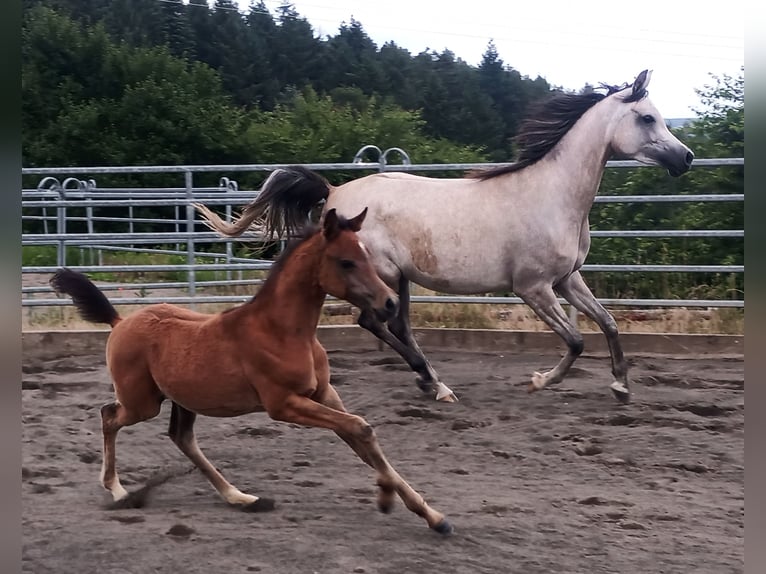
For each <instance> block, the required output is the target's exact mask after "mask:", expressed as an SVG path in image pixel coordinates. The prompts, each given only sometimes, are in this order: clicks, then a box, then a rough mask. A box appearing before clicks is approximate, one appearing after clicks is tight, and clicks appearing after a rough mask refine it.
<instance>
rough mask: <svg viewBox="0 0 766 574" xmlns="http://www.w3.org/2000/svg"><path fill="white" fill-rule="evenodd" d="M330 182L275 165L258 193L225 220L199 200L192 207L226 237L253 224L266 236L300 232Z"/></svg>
mask: <svg viewBox="0 0 766 574" xmlns="http://www.w3.org/2000/svg"><path fill="white" fill-rule="evenodd" d="M331 189H332V186H331V185H330V183H329V182H328V181H327V180H326V179H325V178H324V177H322V176H321V175H319V174H318V173H316V172H314V171H311V170H310V169H307V168H305V167H302V166H299V165H295V166H289V167H281V168H278V169H275V170H274V171H273V172H272V173H271V175H270V176H269V178H268V179H267V180H266V181H265V182H264V184H263V186H262V187H261V191H260V193H259V194H258V196H257V197H256V198H255V199H254V200H253V201H251V202H250V203H249V204H248V205H246V206H245V208H244V209H243V210H242V214H241V215H240V216H239V217H238V218H236V219H235V220H234V221H233V222H231V223H227V222H225V221H223V220H222V219H221V218H220V217H218V216H217V215H216V214H215V213H213V212H212V211H211V210H209V209H208V208H207V207H205V206H204V205H201V204H198V203H197V204H194V207H195V208H196V209H197V211H199V212H200V213H201V214H202V217H203V221H202V222H203V223H204V224H205V225H207V226H208V227H210V228H211V229H213V230H214V231H217V232H218V233H221V234H223V235H226V236H228V237H237V236H239V235H242V234H243V233H244V232H245V231H247V230H248V229H249V228H250V227H251V226H252V225H260V226H261V227H262V229H263V232H264V234H265V235H266V236H267V237H274V236H277V237H281V236H282V235H287V236H291V235H301V233H302V231H303V228H304V226H305V225H306V223H308V222H309V218H310V214H311V211H312V210H313V209H314V208H315V207H316V206H318V205H319V204H320V203H321V202H322V201H323V200H326V199H327V198H328V197H329V195H330V190H331Z"/></svg>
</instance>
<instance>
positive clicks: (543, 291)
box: [514, 284, 583, 392]
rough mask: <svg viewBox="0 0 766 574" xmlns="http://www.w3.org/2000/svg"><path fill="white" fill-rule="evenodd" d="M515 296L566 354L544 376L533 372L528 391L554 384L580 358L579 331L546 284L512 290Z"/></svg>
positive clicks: (581, 342)
mask: <svg viewBox="0 0 766 574" xmlns="http://www.w3.org/2000/svg"><path fill="white" fill-rule="evenodd" d="M514 290H515V291H516V293H517V294H518V295H519V297H521V298H522V299H523V300H524V302H525V303H526V304H527V305H529V306H530V307H531V308H532V310H533V311H534V312H535V313H536V314H537V316H538V317H540V318H541V319H542V320H543V321H545V324H546V325H548V326H549V327H550V328H551V329H553V331H554V332H555V333H556V334H557V335H558V336H559V337H561V338H562V339H564V341H565V342H566V344H567V353H566V355H564V356H563V357H562V358H561V360H560V361H559V362H558V364H557V365H556V366H555V367H554V368H553V369H551V370H550V371H548V372H547V373H539V372H535V373H534V374H533V375H532V383H531V384H530V386H529V392H533V391H538V390H540V389H542V388H544V387H545V386H546V385H548V384H552V383H558V382H561V380H562V379H563V378H564V377H565V376H566V374H567V372H568V371H569V368H570V367H571V366H572V363H574V362H575V360H576V359H577V357H579V356H580V354H581V353H582V350H583V339H582V335H581V334H580V332H579V331H578V330H577V328H575V326H574V325H572V324H571V323H570V322H569V319H568V318H567V315H566V313H565V312H564V309H563V308H562V307H561V305H560V304H559V302H558V300H557V298H556V294H555V293H554V292H553V288H552V287H551V286H550V285H542V284H541V285H535V286H534V287H532V288H528V289H521V288H518V287H517V288H515V289H514Z"/></svg>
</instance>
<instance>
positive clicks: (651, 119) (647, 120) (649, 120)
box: [641, 114, 655, 125]
mask: <svg viewBox="0 0 766 574" xmlns="http://www.w3.org/2000/svg"><path fill="white" fill-rule="evenodd" d="M641 121H642V122H644V123H645V124H647V125H649V124H653V123H654V122H655V119H654V116H652V115H649V114H646V115H643V116H641Z"/></svg>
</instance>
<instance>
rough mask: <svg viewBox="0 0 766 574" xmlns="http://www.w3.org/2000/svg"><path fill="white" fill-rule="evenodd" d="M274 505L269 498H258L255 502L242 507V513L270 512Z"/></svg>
mask: <svg viewBox="0 0 766 574" xmlns="http://www.w3.org/2000/svg"><path fill="white" fill-rule="evenodd" d="M274 507H275V503H274V500H273V499H271V498H259V499H258V500H256V501H255V502H251V503H250V504H245V505H244V506H242V512H271V511H272V510H274Z"/></svg>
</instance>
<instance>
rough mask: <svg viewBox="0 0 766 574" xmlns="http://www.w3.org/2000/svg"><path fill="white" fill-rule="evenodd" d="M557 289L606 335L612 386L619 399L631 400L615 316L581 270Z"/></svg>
mask: <svg viewBox="0 0 766 574" xmlns="http://www.w3.org/2000/svg"><path fill="white" fill-rule="evenodd" d="M556 289H557V290H558V292H559V293H560V294H561V296H562V297H564V298H565V299H566V300H567V301H569V302H570V303H571V304H572V305H573V306H574V307H575V308H576V309H577V310H578V311H580V312H582V313H584V314H585V315H587V316H588V317H589V318H590V319H592V320H593V321H595V323H596V324H597V325H598V326H599V328H600V329H601V331H602V332H603V333H604V335H605V336H606V342H607V344H608V345H609V354H610V356H611V358H612V374H613V375H614V378H615V380H614V382H613V383H612V385H611V387H610V388H611V389H612V392H613V393H614V396H615V397H616V398H617V400H619V401H620V402H622V403H627V402H628V401H630V391H629V389H628V363H627V361H626V360H625V357H624V356H623V354H622V345H620V340H619V334H618V332H617V324H616V323H615V321H614V317H612V315H611V314H610V313H609V311H607V310H606V309H604V307H603V306H602V305H601V303H599V302H598V301H597V300H596V297H595V296H594V295H593V293H592V292H591V290H590V289H589V288H588V286H587V285H586V284H585V281H584V280H583V278H582V275H580V272H579V271H575V272H574V273H572V275H570V276H569V277H568V278H567V279H566V280H564V281H562V282H561V283H560V284H559V285H557V286H556Z"/></svg>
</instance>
